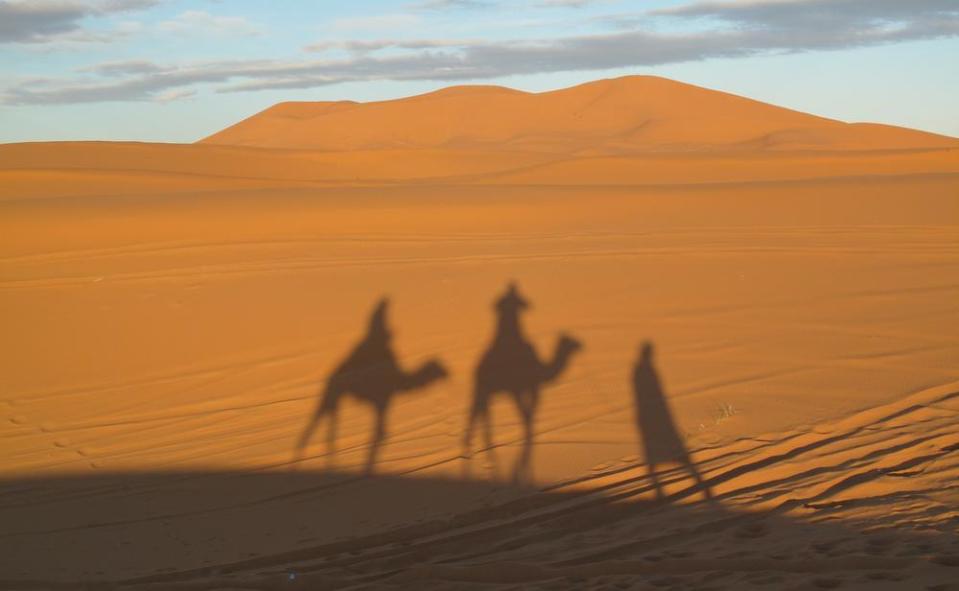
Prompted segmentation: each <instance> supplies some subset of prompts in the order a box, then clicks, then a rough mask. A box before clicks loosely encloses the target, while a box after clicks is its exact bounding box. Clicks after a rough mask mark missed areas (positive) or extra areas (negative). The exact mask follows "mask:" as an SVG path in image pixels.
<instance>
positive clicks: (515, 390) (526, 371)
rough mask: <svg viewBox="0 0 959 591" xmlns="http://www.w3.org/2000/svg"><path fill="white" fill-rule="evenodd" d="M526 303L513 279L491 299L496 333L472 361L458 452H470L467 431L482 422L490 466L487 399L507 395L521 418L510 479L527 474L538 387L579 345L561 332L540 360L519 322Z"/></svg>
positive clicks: (555, 374) (493, 458) (564, 364)
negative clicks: (520, 439)
mask: <svg viewBox="0 0 959 591" xmlns="http://www.w3.org/2000/svg"><path fill="white" fill-rule="evenodd" d="M529 307H530V303H529V301H527V300H526V299H525V298H524V297H523V296H522V295H520V293H519V289H518V288H517V286H516V284H515V283H511V284H509V285H508V286H507V288H506V292H505V293H504V294H503V295H502V296H501V297H500V298H499V299H497V300H496V302H495V304H494V310H495V313H496V332H495V334H494V335H493V340H492V342H491V343H490V345H489V347H487V349H486V351H485V352H484V353H483V355H482V357H481V358H480V361H479V364H478V365H477V366H476V372H475V374H474V382H473V398H472V403H471V405H470V410H469V415H468V417H467V422H466V430H465V432H464V435H463V453H464V456H465V457H467V458H468V457H470V456H471V455H472V442H473V431H474V429H475V428H476V425H477V423H480V422H481V423H482V424H483V437H484V444H485V447H486V451H487V453H488V454H489V457H490V460H491V462H492V464H493V467H494V470H495V469H496V456H495V452H494V449H493V448H494V445H493V433H492V426H491V421H490V404H491V402H492V400H493V397H494V396H495V395H497V394H500V393H505V394H506V395H508V396H510V397H511V398H512V400H513V402H514V403H515V405H516V410H517V411H518V412H519V415H520V419H521V420H522V423H523V447H522V450H521V452H520V455H519V458H518V459H517V461H516V464H515V467H514V469H513V479H514V481H520V480H524V479H529V478H531V473H530V471H531V465H532V454H533V437H534V423H535V420H536V412H537V410H538V408H539V401H540V389H541V388H542V387H543V386H544V385H546V384H549V383H550V382H552V381H554V380H556V379H557V378H558V377H559V376H560V374H562V373H563V371H564V370H565V369H566V367H567V366H568V364H569V362H570V358H571V357H572V355H573V354H574V353H576V352H577V351H579V350H580V349H581V348H582V344H581V343H580V342H579V341H577V340H576V339H574V338H573V337H571V336H569V335H567V334H561V335H560V337H559V339H558V340H557V342H556V347H555V349H554V350H553V355H552V357H551V358H550V359H549V360H546V361H543V360H541V359H540V357H539V355H537V353H536V349H535V347H534V346H533V344H532V343H531V342H530V340H529V338H528V337H527V336H526V334H525V332H524V330H523V327H522V323H521V322H520V313H521V312H523V311H524V310H527V309H528V308H529ZM467 467H468V464H467Z"/></svg>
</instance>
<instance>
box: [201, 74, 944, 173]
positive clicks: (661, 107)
mask: <svg viewBox="0 0 959 591" xmlns="http://www.w3.org/2000/svg"><path fill="white" fill-rule="evenodd" d="M202 141H203V142H204V143H210V144H224V145H240V146H259V147H271V148H310V149H318V150H358V149H382V148H427V147H444V148H482V147H486V146H496V147H497V148H498V149H510V150H516V151H533V152H557V153H566V154H570V153H571V154H584V153H588V154H628V153H634V152H646V151H684V152H685V151H699V150H704V149H708V150H716V149H777V150H782V149H838V150H845V149H868V150H875V149H883V148H919V147H956V140H955V139H954V138H948V137H943V136H937V135H934V134H930V133H923V132H918V131H914V130H910V129H902V128H896V127H891V126H886V125H874V124H858V125H850V124H846V123H842V122H839V121H834V120H830V119H825V118H822V117H815V116H813V115H808V114H805V113H800V112H797V111H791V110H789V109H783V108H781V107H776V106H773V105H769V104H765V103H760V102H757V101H753V100H750V99H747V98H743V97H739V96H735V95H731V94H726V93H722V92H717V91H714V90H707V89H705V88H699V87H696V86H691V85H688V84H682V83H679V82H674V81H672V80H667V79H664V78H657V77H653V76H627V77H624V78H617V79H613V80H602V81H599V82H591V83H588V84H582V85H580V86H575V87H573V88H566V89H563V90H556V91H553V92H543V93H537V94H533V93H526V92H521V91H517V90H512V89H509V88H501V87H497V86H461V87H453V88H448V89H445V90H440V91H437V92H433V93H429V94H424V95H420V96H415V97H410V98H403V99H399V100H392V101H382V102H373V103H354V102H348V101H344V102H334V103H330V102H318V103H281V104H278V105H275V106H273V107H271V108H269V109H267V110H265V111H263V112H262V113H257V114H256V115H254V116H252V117H250V118H249V119H246V120H244V121H241V122H240V123H237V124H236V125H233V126H232V127H228V128H227V129H224V130H223V131H220V132H218V133H215V134H213V135H212V136H210V137H208V138H206V139H204V140H202Z"/></svg>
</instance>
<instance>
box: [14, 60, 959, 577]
mask: <svg viewBox="0 0 959 591" xmlns="http://www.w3.org/2000/svg"><path fill="white" fill-rule="evenodd" d="M0 310H2V314H3V318H2V320H3V326H4V331H3V334H4V337H3V339H2V341H0V346H2V356H3V357H2V358H3V366H2V369H3V371H2V372H0V375H2V377H0V380H2V382H0V383H2V389H0V442H2V443H0V539H2V544H0V545H2V548H3V551H2V552H0V586H3V587H4V588H15V589H19V588H24V589H26V588H77V587H91V586H95V587H96V588H103V589H110V588H124V589H126V588H130V589H167V588H171V589H239V588H242V589H264V590H267V589H270V590H272V589H504V590H505V589H664V588H669V589H717V590H718V589H742V588H750V586H752V587H756V588H763V587H765V588H774V589H830V588H841V589H856V588H861V589H930V590H936V591H946V590H950V589H959V585H957V583H956V581H959V533H957V531H959V528H957V526H959V484H957V483H959V478H957V477H959V336H957V335H959V140H957V139H955V138H948V137H943V136H937V135H933V134H928V133H923V132H918V131H914V130H908V129H902V128H895V127H889V126H882V125H874V124H849V123H843V122H838V121H833V120H828V119H824V118H820V117H815V116H812V115H808V114H804V113H798V112H795V111H790V110H787V109H781V108H778V107H775V106H772V105H767V104H763V103H758V102H755V101H751V100H748V99H745V98H742V97H736V96H733V95H728V94H724V93H719V92H715V91H711V90H707V89H702V88H697V87H693V86H689V85H685V84H681V83H678V82H672V81H668V80H664V79H659V78H649V77H627V78H622V79H616V80H605V81H600V82H596V83H591V84H586V85H582V86H578V87H575V88H571V89H565V90H560V91H555V92H547V93H539V94H532V93H524V92H520V91H514V90H510V89H505V88H498V87H454V88H450V89H446V90H442V91H439V92H436V93H431V94H427V95H423V96H417V97H410V98H405V99H399V100H394V101H384V102H377V103H352V102H338V103H283V104H280V105H277V106H275V107H273V108H271V109H268V110H266V111H264V112H263V113H259V114H256V115H254V116H253V117H251V118H249V119H247V120H245V121H242V122H239V123H238V124H236V125H234V126H232V127H230V128H227V129H225V130H223V131H222V132H219V133H217V134H214V135H213V136H210V137H208V138H205V139H203V140H201V141H199V142H197V143H195V144H188V145H177V144H147V143H120V142H53V143H26V144H7V145H0ZM481 360H482V361H481ZM510 388H514V389H516V390H517V392H516V393H509V392H504V391H502V390H503V389H506V390H509V389H510ZM324 401H325V402H324ZM313 418H316V419H317V420H316V421H315V422H312V421H313ZM378 418H379V419H381V420H382V422H381V423H379V425H380V428H379V429H378V427H377V424H378V423H377V419H378ZM334 419H335V424H336V431H335V438H333V439H332V441H330V437H329V433H330V430H329V427H330V425H331V423H332V422H333V421H334ZM470 419H475V421H473V420H470ZM468 425H473V429H472V431H471V435H472V436H471V441H470V445H469V448H468V449H467V448H466V447H465V446H464V438H465V437H466V434H467V431H468V430H469V427H468ZM487 430H488V433H489V437H490V439H489V440H487V439H486V437H487ZM697 482H698V484H697Z"/></svg>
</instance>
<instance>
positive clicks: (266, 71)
mask: <svg viewBox="0 0 959 591" xmlns="http://www.w3.org/2000/svg"><path fill="white" fill-rule="evenodd" d="M834 3H835V5H836V6H837V7H839V8H840V10H839V11H838V12H837V13H836V14H837V15H840V16H837V22H833V23H831V24H829V25H828V26H825V25H822V24H820V23H819V22H818V20H817V19H816V18H814V16H812V15H806V16H805V17H803V18H799V17H795V12H790V11H795V10H796V9H797V7H799V6H805V7H807V8H809V9H810V10H811V11H812V12H815V11H816V10H819V9H822V10H825V5H826V0H778V1H772V0H767V1H765V2H757V1H755V0H754V1H752V2H709V3H706V2H699V3H693V4H686V5H682V6H679V7H675V8H672V9H669V10H668V11H663V10H660V11H658V12H657V13H656V14H652V15H651V14H648V13H647V14H646V15H645V16H644V18H647V19H648V18H666V17H667V16H668V17H670V18H689V19H696V20H698V19H707V20H719V21H721V22H722V23H723V25H722V26H719V27H716V26H713V27H707V28H701V27H699V28H697V27H692V28H690V27H685V28H684V31H683V32H664V31H655V30H646V29H641V28H634V29H630V30H624V31H616V32H612V33H606V34H595V35H579V36H567V37H556V38H552V39H535V40H532V39H514V40H508V41H495V42H494V41H476V40H455V39H454V40H450V39H418V40H417V39H413V40H393V39H384V40H373V41H331V42H324V43H318V44H314V45H313V46H310V47H309V49H311V50H313V51H326V50H329V49H341V50H346V51H348V52H349V53H348V54H347V55H346V56H345V57H340V58H337V59H305V60H233V61H221V62H206V63H194V64H186V65H166V66H164V65H158V64H153V63H152V62H120V63H117V62H113V63H106V64H99V65H96V66H92V67H90V68H88V69H87V70H86V71H85V72H83V73H82V74H83V76H82V77H81V78H80V79H72V80H71V79H68V80H59V81H58V80H52V81H51V80H32V81H30V80H28V81H20V82H19V83H17V84H15V85H12V86H10V87H9V88H7V89H6V91H5V92H2V93H0V103H4V104H55V103H74V102H91V101H111V100H114V101H139V100H157V99H158V97H160V96H175V95H170V94H164V93H169V91H171V90H177V89H191V90H192V89H195V88H197V87H206V88H209V89H211V90H212V91H214V92H241V91H251V90H264V89H301V88H312V87H318V86H325V85H330V84H337V83H341V82H351V81H372V80H435V81H444V82H455V81H463V80H480V79H489V78H496V77H502V76H510V75H522V74H540V73H549V72H559V71H587V70H606V69H614V68H624V67H643V66H656V65H661V64H669V63H678V62H689V61H696V60H704V59H710V58H732V57H748V56H752V55H763V54H769V53H783V52H799V51H813V50H828V49H842V48H851V47H865V46H872V45H878V44H885V43H894V42H901V41H911V40H920V39H935V38H943V37H955V36H959V6H957V5H956V3H954V2H942V1H939V2H937V1H935V0H913V1H912V2H909V3H908V4H909V7H910V10H908V11H907V10H903V9H902V8H901V7H900V6H898V2H887V1H886V0H829V1H828V4H829V6H833V5H834ZM840 5H841V6H840ZM869 6H873V7H875V10H872V11H870V10H867V7H869Z"/></svg>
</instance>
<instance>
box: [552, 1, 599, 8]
mask: <svg viewBox="0 0 959 591" xmlns="http://www.w3.org/2000/svg"><path fill="white" fill-rule="evenodd" d="M603 1H606V0H540V2H539V3H537V4H536V6H539V7H541V8H583V7H584V6H589V5H590V4H598V3H600V2H603Z"/></svg>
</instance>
